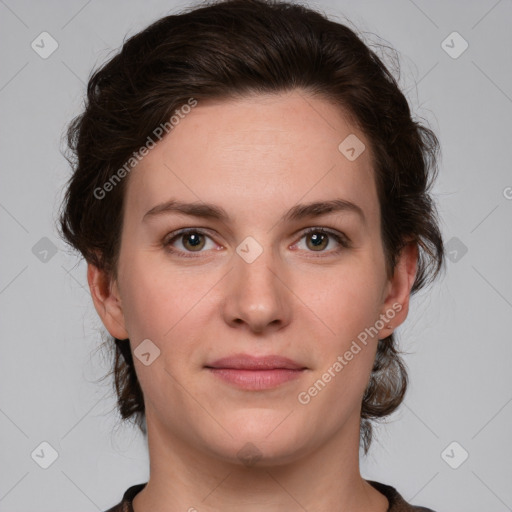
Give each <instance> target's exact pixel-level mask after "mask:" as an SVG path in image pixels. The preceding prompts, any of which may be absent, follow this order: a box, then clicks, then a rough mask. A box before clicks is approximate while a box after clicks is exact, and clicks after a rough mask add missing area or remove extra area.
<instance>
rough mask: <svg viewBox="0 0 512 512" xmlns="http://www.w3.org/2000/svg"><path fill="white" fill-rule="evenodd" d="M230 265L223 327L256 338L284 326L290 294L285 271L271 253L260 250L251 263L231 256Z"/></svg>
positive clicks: (287, 317) (287, 321)
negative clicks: (242, 329) (244, 331)
mask: <svg viewBox="0 0 512 512" xmlns="http://www.w3.org/2000/svg"><path fill="white" fill-rule="evenodd" d="M232 263H233V265H234V268H232V270H231V272H230V273H229V277H228V279H229V283H228V286H227V287H226V295H225V299H224V303H223V315H224V319H225V321H226V323H228V324H229V325H230V326H231V327H237V328H244V329H246V330H248V331H250V332H253V333H258V334H261V333H265V332H274V331H278V330H280V329H282V328H283V327H285V326H286V325H288V324H289V323H290V320H291V315H292V310H291V300H292V299H293V294H292V293H291V291H290V290H289V288H288V286H287V284H286V281H287V278H286V271H285V270H284V269H283V267H282V266H281V265H279V262H278V260H277V257H275V255H274V254H273V253H272V251H271V250H270V249H265V250H263V252H262V253H261V254H260V255H259V256H258V257H257V258H256V260H254V261H252V262H251V263H248V262H247V261H246V260H245V259H244V258H242V257H240V256H239V255H238V254H235V255H234V256H233V260H232Z"/></svg>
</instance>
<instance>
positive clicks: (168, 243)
mask: <svg viewBox="0 0 512 512" xmlns="http://www.w3.org/2000/svg"><path fill="white" fill-rule="evenodd" d="M191 233H194V234H200V235H204V236H207V237H209V238H211V237H210V235H209V234H208V233H207V232H205V231H203V230H202V229H199V228H185V229H181V230H179V231H177V232H173V233H170V234H169V235H168V236H167V237H166V238H165V239H164V241H163V246H164V248H165V249H166V250H167V251H169V252H170V253H172V254H176V255H179V257H182V258H197V257H199V255H200V254H201V252H204V251H199V252H197V253H196V254H197V256H196V255H195V253H194V252H192V251H186V252H184V251H180V250H176V249H174V248H173V247H172V242H173V241H174V240H176V239H177V238H179V237H180V236H183V235H188V234H191ZM311 233H321V234H323V235H328V236H330V237H332V238H333V239H334V240H335V241H336V242H337V243H338V244H339V245H340V246H341V247H338V248H337V249H335V250H332V251H327V252H326V251H320V253H321V254H322V253H325V252H326V253H327V254H339V253H340V252H341V251H343V250H344V249H348V248H350V247H351V244H350V241H349V239H348V238H347V237H346V236H345V235H344V234H341V233H337V232H335V231H331V230H327V229H325V228H316V227H312V228H308V229H306V231H304V232H303V233H302V234H301V237H300V238H299V241H300V240H302V239H303V238H304V237H305V236H307V235H309V234H311ZM309 252H313V253H314V252H315V251H309ZM313 257H314V258H318V257H320V258H321V257H323V256H321V255H319V256H313Z"/></svg>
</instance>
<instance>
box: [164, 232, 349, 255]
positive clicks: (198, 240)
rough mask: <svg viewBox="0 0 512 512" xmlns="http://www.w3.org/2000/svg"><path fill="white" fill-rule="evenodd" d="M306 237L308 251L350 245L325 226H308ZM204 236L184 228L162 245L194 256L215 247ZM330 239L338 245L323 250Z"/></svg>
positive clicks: (335, 252)
mask: <svg viewBox="0 0 512 512" xmlns="http://www.w3.org/2000/svg"><path fill="white" fill-rule="evenodd" d="M311 235H313V236H311ZM306 237H310V238H309V239H310V240H311V243H306V246H307V248H308V249H307V250H308V252H319V253H325V252H327V253H328V254H331V253H332V254H337V253H339V252H341V251H342V250H343V249H346V248H349V247H350V241H349V239H348V238H347V237H346V236H345V235H344V234H342V233H339V232H336V231H330V230H327V229H325V228H316V227H313V228H309V229H308V230H307V231H305V232H304V233H303V234H302V236H301V238H300V239H301V240H302V239H303V238H306ZM205 238H206V239H209V240H210V241H211V237H210V236H209V235H208V234H207V233H206V232H205V231H203V230H202V229H197V228H186V229H182V230H180V231H177V232H174V233H171V234H170V235H169V236H168V237H166V238H165V239H164V242H163V245H164V248H166V249H167V250H168V251H169V252H171V253H174V254H178V255H179V256H180V257H184V258H194V257H196V256H195V255H194V254H193V253H201V252H203V251H202V249H204V248H206V249H214V248H215V244H214V245H213V247H207V243H206V240H205ZM330 239H332V240H334V241H335V242H336V244H337V246H338V247H337V248H335V249H333V250H331V251H325V248H326V247H328V246H329V242H330ZM178 241H179V242H180V244H181V247H182V248H176V245H175V244H176V242H178ZM295 245H297V243H296V244H295Z"/></svg>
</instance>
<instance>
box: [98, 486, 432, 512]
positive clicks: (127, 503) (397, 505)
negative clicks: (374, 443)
mask: <svg viewBox="0 0 512 512" xmlns="http://www.w3.org/2000/svg"><path fill="white" fill-rule="evenodd" d="M367 482H368V483H369V484H370V485H371V486H372V487H374V488H375V489H377V491H379V492H380V493H381V494H383V495H384V496H386V498H387V499H388V501H389V508H388V510H387V512H434V511H433V510H432V509H430V508H425V507H418V506H414V505H410V504H409V503H407V502H406V501H405V500H404V499H403V498H402V496H400V494H399V493H398V491H397V490H396V489H395V488H394V487H391V486H390V485H385V484H381V483H380V482H375V481H373V480H367ZM145 485H146V484H137V485H132V486H131V487H129V488H128V489H127V490H126V492H125V493H124V495H123V499H122V500H121V502H120V503H118V504H117V505H116V506H114V507H112V508H110V509H109V510H107V511H106V512H133V507H132V500H133V498H134V497H135V495H136V494H137V493H138V492H140V491H142V489H143V488H144V487H145Z"/></svg>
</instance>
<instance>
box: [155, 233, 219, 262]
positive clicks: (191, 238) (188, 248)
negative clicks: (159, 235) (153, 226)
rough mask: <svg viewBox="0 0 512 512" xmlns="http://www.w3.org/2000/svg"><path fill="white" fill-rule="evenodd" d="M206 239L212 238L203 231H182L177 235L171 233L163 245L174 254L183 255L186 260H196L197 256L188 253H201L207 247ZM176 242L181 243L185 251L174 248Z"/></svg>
mask: <svg viewBox="0 0 512 512" xmlns="http://www.w3.org/2000/svg"><path fill="white" fill-rule="evenodd" d="M204 237H206V238H210V237H209V236H208V235H207V234H206V232H204V231H202V230H201V229H192V228H188V229H182V230H180V231H178V232H176V233H171V235H170V236H169V237H167V238H166V239H165V240H164V243H163V244H164V247H165V248H166V249H167V250H169V251H170V252H172V253H181V254H180V255H181V256H183V257H185V258H194V257H195V256H193V255H190V254H186V253H187V252H188V253H194V252H201V249H203V248H204V247H205V246H206V242H205V241H204ZM175 240H176V241H180V243H181V245H182V247H183V248H184V249H178V250H176V249H175V248H174V243H175V242H174V241H175ZM210 240H211V239H210Z"/></svg>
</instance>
